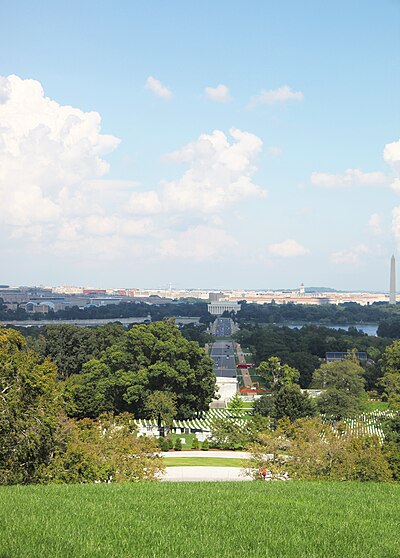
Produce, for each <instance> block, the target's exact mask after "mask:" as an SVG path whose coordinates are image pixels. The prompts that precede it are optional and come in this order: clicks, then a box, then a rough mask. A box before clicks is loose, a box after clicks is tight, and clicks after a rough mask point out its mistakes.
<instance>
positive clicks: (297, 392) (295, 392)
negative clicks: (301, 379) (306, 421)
mask: <svg viewBox="0 0 400 558" xmlns="http://www.w3.org/2000/svg"><path fill="white" fill-rule="evenodd" d="M272 397H273V404H274V413H273V415H272V417H273V418H274V419H275V420H279V419H282V418H284V417H287V418H288V419H289V420H290V421H295V420H297V419H299V418H303V417H311V416H313V415H315V404H314V402H313V400H312V399H311V398H310V397H309V395H308V394H307V393H303V392H302V391H301V389H300V387H299V386H298V385H297V384H292V385H291V384H285V385H283V386H282V387H281V388H280V389H279V390H278V391H277V392H276V393H273V395H272Z"/></svg>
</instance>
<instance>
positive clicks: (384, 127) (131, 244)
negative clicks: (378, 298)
mask: <svg viewBox="0 0 400 558" xmlns="http://www.w3.org/2000/svg"><path fill="white" fill-rule="evenodd" d="M399 138H400V1H399V0H380V1H379V2H377V1H376V0H335V1H329V0H328V1H326V2H319V1H318V0H302V1H301V2H299V1H298V0H281V1H280V2H276V1H270V0H261V1H258V0H246V1H244V0H243V1H242V0H219V1H218V2H216V1H215V0H213V1H211V0H202V2H194V1H188V0H168V1H167V0H146V2H139V1H137V0H132V1H127V0H126V1H123V0H114V1H113V2H111V1H106V0H96V1H93V0H85V1H80V0H79V1H78V0H68V1H64V0H58V1H57V2H54V1H53V0H52V1H47V0H38V1H37V2H31V1H21V0H0V258H1V262H2V265H1V273H0V283H2V284H10V285H35V284H36V285H39V284H42V285H52V286H56V285H86V286H92V287H137V288H144V287H152V288H165V287H166V286H167V285H170V284H172V286H173V287H174V288H178V289H179V288H210V289H211V288H215V289H220V288H224V289H229V288H239V289H278V288H294V287H296V286H298V285H299V284H300V283H301V282H303V283H304V284H305V285H306V286H328V287H333V288H337V289H343V290H374V291H387V290H388V287H389V263H390V256H391V254H392V253H394V254H395V255H397V256H398V261H399V262H400V139H399Z"/></svg>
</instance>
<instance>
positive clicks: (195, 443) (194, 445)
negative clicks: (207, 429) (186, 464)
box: [192, 436, 199, 450]
mask: <svg viewBox="0 0 400 558" xmlns="http://www.w3.org/2000/svg"><path fill="white" fill-rule="evenodd" d="M192 449H195V450H197V449H199V441H198V439H197V438H196V436H195V437H194V438H193V442H192Z"/></svg>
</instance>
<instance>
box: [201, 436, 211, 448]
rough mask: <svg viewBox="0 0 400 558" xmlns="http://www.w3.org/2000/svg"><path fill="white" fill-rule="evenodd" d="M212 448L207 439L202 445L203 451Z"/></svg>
mask: <svg viewBox="0 0 400 558" xmlns="http://www.w3.org/2000/svg"><path fill="white" fill-rule="evenodd" d="M209 448H210V444H209V443H208V439H207V438H206V439H205V440H204V442H203V443H202V444H201V449H202V451H208V450H209Z"/></svg>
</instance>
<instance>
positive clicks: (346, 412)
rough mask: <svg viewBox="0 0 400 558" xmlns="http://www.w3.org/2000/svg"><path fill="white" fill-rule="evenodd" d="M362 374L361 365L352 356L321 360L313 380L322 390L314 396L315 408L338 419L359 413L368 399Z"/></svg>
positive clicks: (315, 385)
mask: <svg viewBox="0 0 400 558" xmlns="http://www.w3.org/2000/svg"><path fill="white" fill-rule="evenodd" d="M362 374H363V369H362V367H361V366H360V365H359V364H358V362H356V361H355V360H353V359H352V358H349V359H344V360H342V361H339V362H330V363H326V364H322V365H321V366H320V368H318V370H316V371H315V372H314V374H313V384H312V385H313V386H314V387H316V388H320V389H323V390H324V392H323V393H322V394H321V395H320V396H319V397H318V398H317V406H318V409H319V410H320V411H321V412H322V413H325V414H327V415H330V416H332V417H334V418H336V419H337V420H340V419H342V418H344V417H351V416H355V415H357V414H359V413H360V412H361V411H362V410H363V408H364V405H365V402H366V399H367V394H366V392H365V390H364V386H365V380H364V378H363V377H362Z"/></svg>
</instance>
